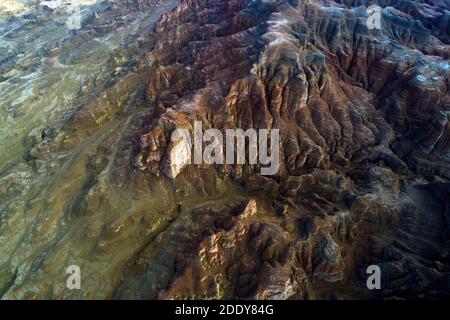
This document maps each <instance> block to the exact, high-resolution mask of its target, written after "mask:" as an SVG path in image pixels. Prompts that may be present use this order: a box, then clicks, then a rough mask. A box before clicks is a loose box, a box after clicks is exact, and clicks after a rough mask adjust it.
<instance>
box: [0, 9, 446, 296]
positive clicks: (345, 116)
mask: <svg viewBox="0 0 450 320" xmlns="http://www.w3.org/2000/svg"><path fill="white" fill-rule="evenodd" d="M373 3H375V2H373ZM376 3H377V4H379V5H380V6H381V7H382V10H381V18H382V20H381V29H376V28H375V29H371V28H368V27H367V24H366V22H367V19H368V17H369V14H368V12H367V11H366V8H365V7H364V6H363V5H366V4H367V5H370V4H372V2H371V1H364V3H362V2H361V1H355V0H343V1H328V0H326V1H315V0H314V1H291V0H289V1H288V0H257V1H249V0H231V1H228V0H182V1H180V2H179V3H178V2H171V1H161V2H158V3H156V2H154V1H150V2H148V1H131V2H130V1H116V5H108V6H107V7H106V8H104V10H103V11H101V12H99V13H98V14H97V15H94V18H95V19H93V20H92V21H88V22H86V25H84V27H83V30H81V31H79V32H80V33H79V37H78V38H77V37H75V38H70V39H71V40H67V41H68V42H67V43H68V44H67V47H63V48H58V49H57V50H56V51H51V50H50V53H45V54H46V57H47V58H48V59H49V61H50V66H51V67H52V69H51V70H53V71H54V72H55V74H58V73H59V72H63V70H65V69H64V68H67V66H68V65H70V64H79V63H81V62H80V61H82V59H83V56H82V53H83V52H85V51H86V50H87V49H89V48H91V47H89V46H88V45H87V44H86V43H87V42H86V41H84V42H83V41H82V36H85V37H88V35H90V34H91V36H92V34H93V35H95V36H101V35H103V36H106V38H107V39H109V38H108V36H107V35H108V34H110V33H109V32H111V30H114V28H116V27H119V26H120V25H121V18H120V17H121V16H122V15H123V14H126V16H127V17H129V19H130V20H133V19H135V18H136V19H138V18H139V17H141V16H140V12H144V13H145V12H150V10H152V9H153V8H158V9H155V10H156V11H155V12H156V13H155V14H151V15H149V16H147V15H145V16H143V17H141V18H142V20H139V19H138V20H133V21H147V24H145V26H140V25H139V23H138V22H136V25H137V29H136V30H137V31H136V32H131V34H129V35H128V33H127V36H123V37H121V40H120V41H119V42H123V43H124V45H123V46H124V47H126V48H127V49H125V48H122V47H120V48H122V49H120V50H119V52H117V53H114V57H111V59H110V60H109V59H107V61H108V62H107V64H106V67H104V69H101V70H103V71H102V72H99V75H98V77H94V78H92V81H91V82H88V84H87V85H86V88H85V89H83V90H81V93H80V95H79V96H76V97H74V101H75V102H76V104H75V102H74V107H73V108H68V110H65V112H61V113H60V114H54V119H55V120H53V122H52V121H49V123H48V127H46V128H45V129H42V130H41V129H35V130H32V131H31V132H30V133H29V134H27V136H26V138H24V139H23V140H24V144H25V145H24V152H23V156H24V160H23V161H21V163H20V165H14V162H13V161H12V160H8V166H4V168H5V169H3V167H1V168H2V172H1V175H0V190H2V192H1V194H2V195H1V198H0V199H1V200H2V201H1V202H2V204H1V205H0V209H1V210H2V212H3V213H2V216H1V218H2V225H1V226H0V237H3V238H2V239H6V242H5V245H4V246H2V248H0V250H1V251H0V294H1V295H2V297H4V298H11V299H12V298H119V299H156V298H159V299H185V298H202V299H206V298H208V299H211V298H213V299H223V298H227V299H249V298H256V299H314V298H316V299H328V298H333V299H334V298H343V299H345V298H448V296H449V290H448V276H449V274H450V271H449V260H448V241H449V236H450V234H449V220H448V219H449V217H448V215H449V208H448V206H449V200H448V199H449V195H448V179H450V162H449V154H450V153H449V152H450V143H449V141H450V126H449V112H450V96H449V90H448V87H449V76H450V65H449V62H448V57H449V43H448V40H449V35H448V29H449V28H448V5H447V4H446V3H445V2H443V1H439V0H426V1H423V0H422V1H410V0H386V1H377V2H376ZM155 6H156V7H155ZM152 12H153V11H152ZM54 14H57V12H54ZM0 27H1V26H0ZM123 31H124V32H125V30H123ZM125 33H126V32H125ZM114 34H115V33H113V35H112V36H111V37H113V36H114ZM73 39H75V40H73ZM77 39H78V40H77ZM72 41H74V42H72ZM76 41H79V42H76ZM94 42H95V41H94ZM78 43H81V44H82V45H81V46H82V47H81V48H80V49H77V47H78V45H77V44H78ZM108 43H109V42H108ZM111 43H113V44H116V43H117V42H114V41H113V42H111ZM69 44H70V46H69ZM83 45H84V46H86V47H83ZM91 45H92V44H91ZM94 47H95V46H94ZM43 54H44V53H43ZM16 58H17V56H15V58H12V55H11V57H9V55H7V56H1V59H2V60H1V61H2V64H1V68H2V69H1V72H2V77H3V78H2V80H3V79H7V80H3V81H2V82H0V85H2V83H6V84H8V85H9V84H10V83H11V80H8V79H13V80H14V79H16V78H14V72H12V73H10V72H11V70H12V64H14V63H15V62H14V63H13V62H11V61H16V60H14V59H16ZM11 59H12V60H11ZM17 61H18V60H17ZM33 61H34V60H29V62H30V63H31V62H33ZM35 62H36V61H34V62H33V63H35ZM117 68H119V69H117ZM55 70H56V71H55ZM51 74H52V75H53V73H51ZM17 79H18V78H17ZM22 80H23V79H22ZM47 80H48V81H49V82H51V79H50V78H49V79H47ZM9 90H13V89H12V87H9ZM11 92H12V91H11ZM58 101H59V100H58ZM22 110H25V109H22ZM18 112H19V111H18ZM18 114H19V113H18ZM52 119H53V118H52ZM195 121H201V122H202V127H203V130H207V129H211V128H214V129H218V130H219V131H220V132H224V131H225V130H227V129H237V128H239V129H243V130H247V129H256V130H258V129H279V130H280V142H281V144H280V167H279V170H278V172H277V173H276V174H275V175H269V176H262V175H261V174H260V170H259V169H260V167H261V164H250V163H248V161H247V163H246V164H230V163H228V164H223V165H221V164H216V165H208V164H205V163H203V164H194V163H193V162H192V161H190V160H192V154H191V153H190V150H189V149H191V148H188V144H186V143H185V140H186V139H184V138H185V137H181V136H180V135H178V136H173V134H174V132H176V129H184V130H186V131H184V132H189V134H190V136H191V137H192V136H193V134H194V122H195ZM0 132H1V131H0ZM247 147H248V145H247ZM20 155H22V154H20ZM20 186H26V187H24V188H21V187H20ZM25 212H27V214H25ZM12 226H16V227H15V228H16V229H14V230H16V231H12V230H13V229H12ZM67 264H77V265H79V266H80V267H81V269H82V272H83V273H84V274H87V275H88V276H87V277H86V279H84V280H83V288H86V289H85V290H81V291H77V292H73V291H69V290H66V289H65V287H64V285H65V279H66V278H65V276H66V274H65V268H66V267H67ZM372 264H376V265H378V266H380V268H381V270H382V289H381V290H380V291H371V290H368V288H367V287H366V286H365V278H366V277H367V274H366V272H365V270H366V268H367V266H368V265H372ZM49 279H51V280H49Z"/></svg>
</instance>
